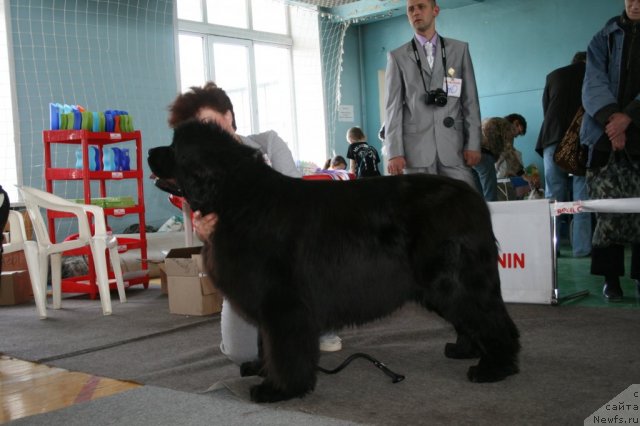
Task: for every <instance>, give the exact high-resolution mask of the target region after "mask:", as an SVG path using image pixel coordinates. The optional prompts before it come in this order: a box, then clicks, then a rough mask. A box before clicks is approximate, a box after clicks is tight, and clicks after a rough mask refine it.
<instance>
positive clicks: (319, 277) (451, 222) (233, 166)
mask: <svg viewBox="0 0 640 426" xmlns="http://www.w3.org/2000/svg"><path fill="white" fill-rule="evenodd" d="M148 160H149V165H150V166H151V169H152V171H153V172H154V173H155V174H156V175H157V176H158V177H160V178H174V179H176V180H177V183H178V185H179V186H180V187H181V188H182V190H183V191H184V194H185V197H186V199H187V200H188V201H189V203H190V204H191V206H192V207H193V208H194V209H199V210H201V211H202V212H203V213H204V214H206V213H209V212H215V213H216V214H217V215H218V222H217V224H216V228H215V232H214V233H213V234H212V235H211V238H210V240H209V241H208V242H207V244H206V245H205V251H204V252H203V253H204V256H205V259H206V260H205V261H206V267H207V272H208V273H209V274H210V275H211V276H212V277H213V280H214V283H215V284H216V286H217V287H218V288H219V289H220V290H221V291H222V293H223V294H224V295H225V296H226V297H227V299H228V300H229V301H230V302H231V303H232V304H233V305H234V306H235V307H236V308H237V309H238V310H239V311H240V312H241V313H242V314H243V315H244V316H246V318H248V319H249V320H250V321H252V322H253V323H255V324H256V325H257V326H258V328H259V330H260V335H261V337H262V341H263V350H264V358H263V359H264V369H263V370H262V373H263V375H265V379H264V381H263V382H262V383H261V384H259V385H256V386H254V387H253V388H252V390H251V398H252V399H253V400H254V401H258V402H272V401H279V400H283V399H289V398H293V397H301V396H304V395H305V394H306V393H308V392H310V391H312V390H313V389H314V386H315V382H316V365H317V363H318V359H319V349H318V337H319V336H320V335H321V334H322V333H323V332H324V331H327V330H338V329H340V328H342V327H344V326H350V325H358V324H362V323H365V322H367V321H371V320H373V319H376V318H380V317H383V316H385V315H387V314H389V313H391V312H393V311H395V310H396V309H398V308H399V307H400V306H402V305H403V304H404V303H405V302H407V301H415V302H417V303H419V304H421V305H422V306H424V307H425V308H427V309H429V310H433V311H435V312H437V313H438V314H439V315H441V316H442V317H443V318H445V319H446V320H448V321H449V322H451V323H452V324H453V326H454V327H455V330H456V332H457V334H458V338H457V342H456V343H448V344H447V345H446V347H445V354H446V355H447V356H449V357H452V358H473V357H476V356H479V357H480V361H479V363H478V364H477V365H476V366H473V367H470V368H469V371H468V373H467V376H468V378H469V380H471V381H473V382H493V381H498V380H502V379H504V378H505V377H507V376H509V375H511V374H515V373H517V372H518V365H517V354H518V351H519V349H520V344H519V334H518V330H517V328H516V326H515V324H514V323H513V321H512V320H511V318H510V317H509V314H508V313H507V310H506V308H505V305H504V302H503V300H502V296H501V294H500V279H499V276H498V259H497V256H498V250H497V246H496V242H495V238H494V235H493V231H492V227H491V219H490V214H489V210H488V208H487V205H486V203H485V202H484V200H483V199H482V197H481V196H480V194H479V193H478V192H476V191H475V190H474V189H472V188H471V187H469V186H468V185H467V184H466V183H464V182H461V181H457V180H454V179H449V178H445V177H440V176H433V175H426V174H420V175H404V176H394V177H381V178H369V179H361V180H355V181H348V182H331V181H307V180H303V179H296V178H291V177H287V176H284V175H282V174H280V173H278V172H277V171H275V170H273V169H272V168H271V167H269V166H268V165H267V164H265V163H264V160H263V156H262V155H261V154H260V153H259V152H258V151H256V150H254V149H252V148H249V147H247V146H244V145H242V144H240V143H238V142H237V141H236V140H234V138H233V137H232V136H231V135H229V134H228V133H226V132H224V131H223V130H222V129H221V128H219V127H218V126H216V125H215V124H202V123H198V122H188V123H186V124H184V125H182V126H180V127H178V128H177V129H176V130H175V133H174V138H173V143H172V145H171V146H168V147H159V148H154V149H152V150H150V151H149V159H148ZM259 367H260V364H258V365H255V364H247V365H244V366H243V368H242V369H241V371H243V372H244V373H245V374H251V373H257V368H259Z"/></svg>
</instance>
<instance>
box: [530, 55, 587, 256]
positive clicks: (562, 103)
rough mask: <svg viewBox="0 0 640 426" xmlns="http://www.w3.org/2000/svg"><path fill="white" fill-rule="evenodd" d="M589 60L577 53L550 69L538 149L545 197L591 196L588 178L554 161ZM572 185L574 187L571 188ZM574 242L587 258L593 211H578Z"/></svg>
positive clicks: (577, 105)
mask: <svg viewBox="0 0 640 426" xmlns="http://www.w3.org/2000/svg"><path fill="white" fill-rule="evenodd" d="M586 59H587V52H577V53H576V54H575V55H574V57H573V60H572V61H571V64H570V65H567V66H564V67H561V68H558V69H556V70H554V71H552V72H550V73H549V74H548V75H547V80H546V84H545V86H544V93H543V95H542V111H543V114H544V120H543V122H542V127H541V128H540V135H539V136H538V143H537V144H536V152H537V153H538V154H540V155H541V156H542V158H543V159H544V184H545V188H544V192H545V197H546V198H550V199H554V200H557V201H569V199H570V197H569V195H570V189H571V190H572V191H571V193H572V195H573V196H572V197H571V199H572V200H588V199H589V194H588V191H587V180H586V178H585V177H584V176H573V177H572V178H570V176H569V173H567V172H566V171H564V170H563V169H562V168H560V167H559V166H558V165H557V164H556V163H555V162H554V161H553V155H554V154H555V152H556V148H557V147H558V143H559V142H560V141H561V140H562V138H563V136H564V134H565V133H566V131H567V129H568V128H569V126H570V125H571V122H572V121H573V117H574V116H575V114H576V112H577V111H578V109H579V108H580V107H581V106H582V99H581V98H582V82H583V81H584V73H585V68H586ZM570 184H572V188H570V187H569V185H570ZM558 232H559V227H558ZM558 237H559V236H558ZM558 240H559V238H558ZM571 245H572V250H573V256H575V257H584V256H588V255H589V254H590V253H591V213H578V214H575V215H574V216H573V225H572V227H571ZM556 249H558V248H557V247H556Z"/></svg>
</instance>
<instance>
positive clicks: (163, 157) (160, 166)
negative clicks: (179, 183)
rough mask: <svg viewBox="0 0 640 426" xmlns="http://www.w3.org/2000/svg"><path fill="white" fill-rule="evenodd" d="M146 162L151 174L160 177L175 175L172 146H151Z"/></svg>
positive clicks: (172, 176) (170, 177)
mask: <svg viewBox="0 0 640 426" xmlns="http://www.w3.org/2000/svg"><path fill="white" fill-rule="evenodd" d="M147 163H149V167H150V168H151V171H152V172H153V174H154V175H156V176H157V177H159V178H161V179H173V178H175V177H176V170H175V166H176V159H175V155H174V153H173V148H171V147H170V146H160V147H157V148H151V149H150V150H149V155H148V157H147Z"/></svg>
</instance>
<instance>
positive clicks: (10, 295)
mask: <svg viewBox="0 0 640 426" xmlns="http://www.w3.org/2000/svg"><path fill="white" fill-rule="evenodd" d="M32 299H33V292H32V291H31V281H30V280H29V272H28V271H6V272H5V271H3V272H2V276H1V277H0V306H6V305H19V304H20V303H27V302H30V301H31V300H32Z"/></svg>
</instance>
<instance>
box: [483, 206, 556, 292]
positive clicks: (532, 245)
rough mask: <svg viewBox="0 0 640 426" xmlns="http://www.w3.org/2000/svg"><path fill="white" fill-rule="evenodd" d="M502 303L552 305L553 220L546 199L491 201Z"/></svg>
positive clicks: (553, 273) (490, 207)
mask: <svg viewBox="0 0 640 426" xmlns="http://www.w3.org/2000/svg"><path fill="white" fill-rule="evenodd" d="M488 204H489V209H490V210H491V221H492V222H493V232H494V234H495V236H496V239H497V240H498V245H499V257H498V259H499V261H498V267H499V269H500V282H501V288H502V297H503V299H504V301H505V302H519V303H542V304H551V303H552V297H553V289H554V285H553V280H554V275H555V272H554V269H553V254H554V252H553V238H552V237H553V222H552V219H553V218H552V217H551V212H550V209H549V200H546V199H542V200H519V201H496V202H490V203H488Z"/></svg>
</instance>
